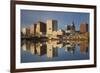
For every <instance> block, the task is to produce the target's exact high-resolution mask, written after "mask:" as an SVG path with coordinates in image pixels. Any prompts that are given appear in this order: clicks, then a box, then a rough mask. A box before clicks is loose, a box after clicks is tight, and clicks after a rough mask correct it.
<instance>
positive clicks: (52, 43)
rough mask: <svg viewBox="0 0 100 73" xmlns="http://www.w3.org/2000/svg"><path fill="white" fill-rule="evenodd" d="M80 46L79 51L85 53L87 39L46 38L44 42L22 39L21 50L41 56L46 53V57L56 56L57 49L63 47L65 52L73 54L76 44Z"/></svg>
mask: <svg viewBox="0 0 100 73" xmlns="http://www.w3.org/2000/svg"><path fill="white" fill-rule="evenodd" d="M77 44H79V45H78V46H79V47H80V53H81V54H86V53H87V52H88V46H89V45H88V42H87V41H59V40H48V41H46V42H37V43H36V42H33V41H27V40H22V44H21V48H22V50H23V51H27V52H30V53H31V54H32V55H36V54H37V55H38V56H43V55H46V57H48V58H53V57H57V56H58V54H59V53H58V49H59V48H60V49H62V48H64V49H65V52H69V53H71V54H74V52H75V50H76V45H77Z"/></svg>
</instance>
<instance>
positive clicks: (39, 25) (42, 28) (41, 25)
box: [36, 21, 46, 34]
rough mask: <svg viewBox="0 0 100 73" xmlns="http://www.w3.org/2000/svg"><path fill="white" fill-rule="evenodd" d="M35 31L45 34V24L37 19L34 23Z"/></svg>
mask: <svg viewBox="0 0 100 73" xmlns="http://www.w3.org/2000/svg"><path fill="white" fill-rule="evenodd" d="M36 33H38V34H46V24H45V23H43V22H40V21H39V22H38V23H37V24H36Z"/></svg>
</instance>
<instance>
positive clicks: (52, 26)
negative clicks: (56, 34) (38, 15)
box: [46, 19, 58, 35]
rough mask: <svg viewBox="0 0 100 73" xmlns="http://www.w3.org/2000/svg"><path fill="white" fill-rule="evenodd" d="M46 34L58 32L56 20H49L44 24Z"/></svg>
mask: <svg viewBox="0 0 100 73" xmlns="http://www.w3.org/2000/svg"><path fill="white" fill-rule="evenodd" d="M46 25H47V26H46V34H47V35H52V32H53V31H57V30H58V25H57V21H56V20H52V19H49V20H47V22H46Z"/></svg>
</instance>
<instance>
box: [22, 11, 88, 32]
mask: <svg viewBox="0 0 100 73" xmlns="http://www.w3.org/2000/svg"><path fill="white" fill-rule="evenodd" d="M47 19H54V20H57V22H58V28H59V29H65V26H67V25H68V24H71V23H72V22H74V24H75V27H76V30H79V26H80V23H82V22H86V23H88V24H89V13H79V12H56V11H37V10H21V27H26V26H29V25H31V24H34V23H37V22H38V21H39V20H41V21H43V22H45V23H46V20H47Z"/></svg>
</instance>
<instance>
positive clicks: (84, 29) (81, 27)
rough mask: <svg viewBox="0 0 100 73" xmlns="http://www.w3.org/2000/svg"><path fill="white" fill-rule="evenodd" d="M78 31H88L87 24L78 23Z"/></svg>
mask: <svg viewBox="0 0 100 73" xmlns="http://www.w3.org/2000/svg"><path fill="white" fill-rule="evenodd" d="M80 32H81V33H84V32H88V24H87V23H81V24H80Z"/></svg>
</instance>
